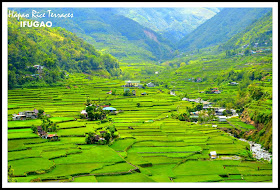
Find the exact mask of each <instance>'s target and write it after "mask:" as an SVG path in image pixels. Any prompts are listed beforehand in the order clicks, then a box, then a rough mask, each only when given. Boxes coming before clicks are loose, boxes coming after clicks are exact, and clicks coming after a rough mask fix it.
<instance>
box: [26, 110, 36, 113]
mask: <svg viewBox="0 0 280 190" xmlns="http://www.w3.org/2000/svg"><path fill="white" fill-rule="evenodd" d="M25 112H31V113H34V111H29V110H28V111H25Z"/></svg>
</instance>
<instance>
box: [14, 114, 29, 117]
mask: <svg viewBox="0 0 280 190" xmlns="http://www.w3.org/2000/svg"><path fill="white" fill-rule="evenodd" d="M15 117H26V115H20V114H18V115H16V116H15Z"/></svg>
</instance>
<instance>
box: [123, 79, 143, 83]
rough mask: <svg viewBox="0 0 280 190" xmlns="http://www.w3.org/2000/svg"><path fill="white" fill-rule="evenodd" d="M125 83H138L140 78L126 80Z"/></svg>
mask: <svg viewBox="0 0 280 190" xmlns="http://www.w3.org/2000/svg"><path fill="white" fill-rule="evenodd" d="M125 82H126V83H140V80H126V81H125Z"/></svg>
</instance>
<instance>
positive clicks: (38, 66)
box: [33, 65, 44, 73]
mask: <svg viewBox="0 0 280 190" xmlns="http://www.w3.org/2000/svg"><path fill="white" fill-rule="evenodd" d="M33 67H35V68H36V69H37V71H38V73H41V72H42V71H43V68H44V66H42V65H34V66H33Z"/></svg>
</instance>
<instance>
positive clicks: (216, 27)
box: [178, 8, 271, 51]
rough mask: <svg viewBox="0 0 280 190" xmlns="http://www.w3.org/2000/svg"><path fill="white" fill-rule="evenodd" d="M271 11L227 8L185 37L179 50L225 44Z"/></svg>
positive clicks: (179, 45)
mask: <svg viewBox="0 0 280 190" xmlns="http://www.w3.org/2000/svg"><path fill="white" fill-rule="evenodd" d="M269 11H271V9H269V8H225V9H223V10H222V11H221V12H219V13H218V14H216V15H215V16H214V17H212V18H211V19H209V20H207V21H206V22H205V23H203V24H202V25H200V26H199V27H198V28H197V29H195V30H194V31H193V32H191V33H190V34H189V35H187V36H185V37H184V38H183V39H182V40H181V41H180V42H179V43H178V48H179V49H180V50H181V51H189V50H193V49H201V48H205V47H209V46H214V45H217V44H221V43H224V42H226V41H227V40H229V39H230V38H231V37H233V36H234V35H235V34H237V33H239V32H241V31H243V30H244V28H246V27H247V26H249V25H250V24H252V23H253V22H254V21H255V20H256V19H258V18H260V17H262V16H263V15H264V14H265V13H267V12H269Z"/></svg>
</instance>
